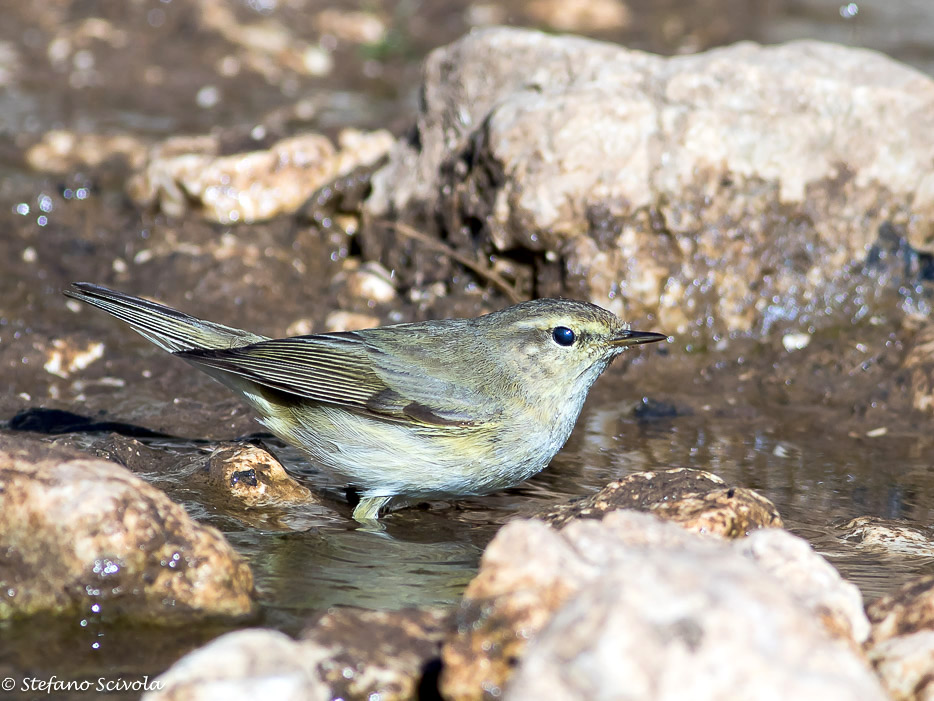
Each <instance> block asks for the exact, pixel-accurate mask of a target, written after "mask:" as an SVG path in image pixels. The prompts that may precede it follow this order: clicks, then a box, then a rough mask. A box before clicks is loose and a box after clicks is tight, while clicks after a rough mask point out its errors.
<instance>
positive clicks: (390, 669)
mask: <svg viewBox="0 0 934 701" xmlns="http://www.w3.org/2000/svg"><path fill="white" fill-rule="evenodd" d="M449 621H450V613H449V612H442V611H437V610H427V609H418V610H416V609H410V610H402V611H367V610H364V609H353V608H346V609H345V608H335V609H332V610H330V611H328V612H326V613H324V614H322V615H321V616H320V617H319V618H318V619H317V620H316V621H314V622H313V623H312V624H310V625H309V626H308V627H307V628H306V629H305V631H304V632H303V633H302V636H301V639H300V640H297V641H296V640H292V639H291V638H289V637H288V636H286V635H284V634H283V633H280V632H278V631H273V630H266V629H249V630H242V631H238V632H236V633H229V634H227V635H224V636H221V637H220V638H218V639H217V640H214V641H213V642H211V643H209V644H208V645H206V646H204V647H202V648H200V649H198V650H195V651H194V652H192V653H189V654H188V655H186V656H185V657H183V658H182V659H181V660H179V661H178V662H177V663H176V664H175V665H173V666H172V668H171V669H169V670H168V671H167V672H166V673H165V674H163V675H162V676H161V677H159V678H158V679H157V680H156V682H157V683H159V684H160V685H161V686H162V690H161V691H160V692H159V693H156V694H152V695H150V696H146V697H144V698H147V699H159V700H160V701H164V700H166V699H189V698H197V699H215V698H217V699H222V698H223V699H226V698H231V697H229V696H226V694H228V693H237V694H242V695H237V696H234V697H232V698H244V699H247V698H248V699H256V698H301V699H337V698H343V699H373V698H379V699H381V700H382V701H393V700H397V699H398V700H400V701H401V700H403V699H413V698H418V695H419V691H420V688H421V687H422V686H423V685H425V686H426V687H427V688H434V686H435V684H436V678H435V675H436V673H437V660H438V656H439V654H440V650H441V640H442V637H443V636H444V634H445V633H446V632H447V631H448V628H449Z"/></svg>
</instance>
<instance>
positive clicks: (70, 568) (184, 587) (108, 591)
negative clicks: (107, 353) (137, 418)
mask: <svg viewBox="0 0 934 701" xmlns="http://www.w3.org/2000/svg"><path fill="white" fill-rule="evenodd" d="M0 553H3V556H2V559H0V618H9V617H12V616H28V615H35V614H38V613H56V614H62V613H71V612H75V611H94V612H95V613H99V614H101V615H105V616H110V615H123V616H126V617H128V618H132V619H135V620H141V621H151V622H158V623H166V622H168V623H178V622H183V621H186V620H190V619H192V618H197V617H198V616H242V615H246V614H249V613H250V612H251V611H252V610H253V600H252V593H253V578H252V575H251V573H250V569H249V567H248V566H247V564H246V563H245V562H244V561H243V559H242V558H241V557H240V556H239V555H238V554H237V553H236V552H235V551H234V550H233V548H231V546H230V545H229V544H228V543H227V541H226V540H225V539H224V537H223V536H222V535H221V534H220V533H219V532H218V531H217V530H215V529H214V528H210V527H207V526H202V525H200V524H198V523H196V522H194V521H193V520H192V519H191V518H190V517H189V516H188V514H187V513H186V512H185V510H184V509H183V508H182V507H181V506H179V505H178V504H175V503H173V502H172V501H171V500H170V499H169V498H168V497H167V496H166V495H165V494H163V493H162V492H160V491H159V490H158V489H156V488H155V487H152V486H150V485H148V484H146V483H145V482H143V481H142V480H141V479H140V478H138V477H136V476H135V475H133V474H132V473H130V472H129V471H128V470H126V469H125V468H123V467H121V466H120V465H117V464H115V463H111V462H107V461H104V460H97V459H90V458H89V457H87V456H82V455H81V454H80V453H77V452H75V451H70V450H65V449H62V448H56V447H53V446H50V445H49V444H48V443H44V442H42V441H37V440H34V439H30V438H21V437H12V436H10V435H0Z"/></svg>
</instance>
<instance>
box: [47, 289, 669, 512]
mask: <svg viewBox="0 0 934 701" xmlns="http://www.w3.org/2000/svg"><path fill="white" fill-rule="evenodd" d="M65 294H66V295H67V296H69V297H73V298H75V299H78V300H81V301H82V302H87V303H88V304H91V305H93V306H95V307H98V308H99V309H102V310H104V311H105V312H107V313H108V314H112V315H113V316H115V317H117V318H118V319H120V320H122V321H125V322H126V323H127V324H129V325H130V326H131V327H132V328H133V329H134V330H135V331H136V332H138V333H139V334H141V335H142V336H144V337H145V338H147V339H148V340H150V341H152V342H153V343H155V344H156V345H157V346H159V347H160V348H162V349H164V350H166V351H168V352H170V353H172V354H173V355H175V356H178V357H179V358H182V359H183V360H186V361H188V362H189V363H191V364H192V365H194V366H195V367H197V368H199V369H200V370H203V371H204V372H206V373H208V374H209V375H211V376H212V377H213V378H215V379H216V380H218V381H220V382H221V383H223V384H224V385H226V386H227V387H229V388H230V389H232V390H233V391H234V392H236V393H237V394H239V395H240V396H241V397H243V399H245V400H246V402H247V403H248V404H249V405H250V406H252V407H253V408H254V409H255V410H256V412H257V413H258V414H259V415H260V422H261V423H262V424H263V425H264V426H266V427H267V428H268V429H269V430H270V431H272V432H273V433H274V434H276V435H277V436H279V437H280V438H281V439H282V440H284V441H286V442H288V443H291V444H292V445H294V446H297V447H298V448H300V449H301V450H302V451H304V452H305V453H306V454H307V455H308V456H309V457H310V458H311V459H312V460H313V461H314V462H315V463H316V464H318V465H321V466H322V467H325V468H327V469H329V470H331V471H332V472H334V473H336V474H338V475H341V476H343V477H344V478H346V479H347V480H348V482H349V483H350V484H351V485H353V486H354V487H355V488H356V489H357V490H358V491H359V493H360V495H361V499H360V502H359V504H358V505H357V507H356V508H355V509H354V512H353V516H354V518H355V519H356V520H357V521H360V522H363V523H366V522H372V521H374V520H375V519H377V518H378V517H379V513H380V509H382V508H384V507H386V506H388V505H389V504H390V502H392V501H393V500H396V501H411V500H417V499H427V498H439V497H440V498H446V497H447V498H449V497H456V496H468V495H480V494H488V493H490V492H493V491H497V490H500V489H504V488H506V487H511V486H513V485H515V484H518V483H519V482H522V481H524V480H526V479H528V478H529V477H531V476H532V475H534V474H536V473H537V472H539V471H541V470H542V469H544V468H545V467H546V466H547V465H548V463H549V462H551V459H552V458H553V457H554V455H555V453H557V452H558V451H559V450H560V449H561V447H562V446H563V445H564V443H565V442H566V441H567V439H568V436H570V434H571V430H572V429H573V428H574V424H575V423H576V421H577V418H578V416H579V415H580V412H581V408H582V407H583V404H584V400H585V399H586V397H587V393H588V391H589V390H590V387H591V386H592V385H593V383H594V381H595V380H596V379H597V377H599V376H600V374H601V373H602V372H603V371H604V370H605V369H606V367H607V366H608V365H609V364H610V362H611V361H612V360H613V359H614V358H615V357H616V356H618V355H619V354H620V353H622V352H623V351H625V350H626V349H627V348H630V347H631V346H635V345H640V344H644V343H654V342H656V341H662V340H665V338H666V336H665V335H663V334H659V333H652V332H645V331H632V330H630V329H629V328H628V325H626V324H624V323H623V322H622V321H621V320H620V319H619V318H617V317H616V316H615V315H614V314H612V313H611V312H608V311H607V310H605V309H602V308H600V307H598V306H595V305H593V304H588V303H586V302H578V301H574V300H568V299H537V300H532V301H530V302H522V303H520V304H516V305H514V306H512V307H508V308H506V309H503V310H501V311H497V312H493V313H492V314H487V315H485V316H480V317H476V318H472V319H446V320H439V321H422V322H418V323H411V324H398V325H395V326H382V327H379V328H374V329H365V330H362V331H348V332H342V333H324V334H313V335H309V336H296V337H292V338H279V339H268V338H265V337H263V336H258V335H256V334H253V333H250V332H248V331H241V330H239V329H234V328H230V327H227V326H223V325H221V324H216V323H213V322H210V321H205V320H202V319H198V318H196V317H193V316H189V315H188V314H185V313H183V312H180V311H177V310H175V309H172V308H170V307H166V306H164V305H161V304H156V303H155V302H150V301H148V300H145V299H140V298H138V297H133V296H130V295H127V294H124V293H122V292H118V291H116V290H111V289H108V288H106V287H101V286H99V285H93V284H90V283H85V282H78V283H74V285H73V286H72V288H71V289H69V290H66V291H65Z"/></svg>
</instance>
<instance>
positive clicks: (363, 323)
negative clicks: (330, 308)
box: [324, 311, 380, 333]
mask: <svg viewBox="0 0 934 701" xmlns="http://www.w3.org/2000/svg"><path fill="white" fill-rule="evenodd" d="M379 325H380V318H379V317H378V316H374V315H373V314H359V313H357V312H345V311H336V312H331V313H330V314H328V317H327V319H325V321H324V327H325V329H327V331H328V333H339V332H341V331H357V330H359V329H371V328H373V327H374V326H379Z"/></svg>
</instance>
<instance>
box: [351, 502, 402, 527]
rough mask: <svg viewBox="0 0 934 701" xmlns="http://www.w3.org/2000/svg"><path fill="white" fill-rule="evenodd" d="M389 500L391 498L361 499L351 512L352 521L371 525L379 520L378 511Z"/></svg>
mask: <svg viewBox="0 0 934 701" xmlns="http://www.w3.org/2000/svg"><path fill="white" fill-rule="evenodd" d="M391 499H392V497H391V496H388V497H363V498H362V499H361V500H360V503H359V504H357V507H356V508H355V509H354V510H353V518H354V521H359V522H360V523H363V524H371V523H373V522H374V521H376V520H378V519H379V510H380V509H382V508H383V507H384V506H386V504H388V503H389V501H390V500H391Z"/></svg>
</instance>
